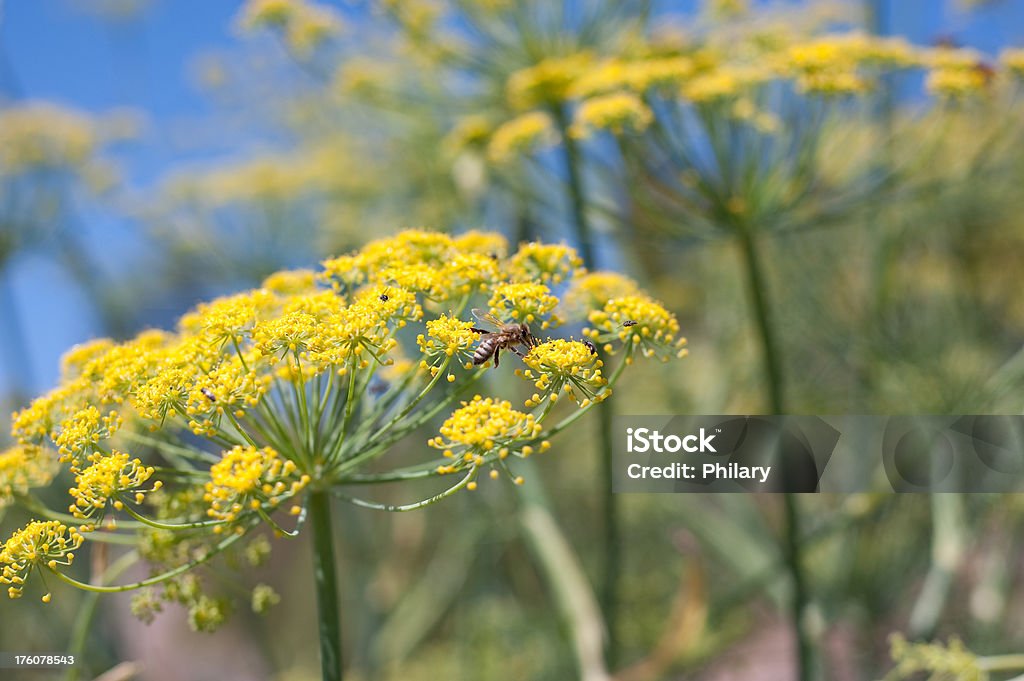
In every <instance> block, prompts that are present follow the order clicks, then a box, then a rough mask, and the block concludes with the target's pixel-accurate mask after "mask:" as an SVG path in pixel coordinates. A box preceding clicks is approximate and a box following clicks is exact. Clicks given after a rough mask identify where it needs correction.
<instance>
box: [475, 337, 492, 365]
mask: <svg viewBox="0 0 1024 681" xmlns="http://www.w3.org/2000/svg"><path fill="white" fill-rule="evenodd" d="M495 347H496V344H495V340H494V339H493V338H485V339H483V340H482V341H480V345H478V346H476V350H474V351H473V364H483V363H484V362H486V361H487V360H489V359H490V358H491V355H493V354H494V349H495Z"/></svg>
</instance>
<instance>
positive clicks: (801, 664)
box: [736, 225, 814, 681]
mask: <svg viewBox="0 0 1024 681" xmlns="http://www.w3.org/2000/svg"><path fill="white" fill-rule="evenodd" d="M736 234H737V237H738V238H739V241H740V247H741V252H742V256H743V265H744V268H745V270H746V275H747V277H746V278H747V293H748V295H749V297H750V305H751V308H752V311H753V316H754V321H755V322H756V326H757V331H758V337H759V339H760V342H761V354H762V365H763V368H764V378H765V389H766V391H767V394H768V403H769V408H770V409H771V412H772V413H773V414H785V413H786V408H785V399H784V390H783V386H784V382H783V368H782V357H781V355H780V353H779V344H778V340H777V337H776V335H775V327H774V324H773V320H772V313H771V307H770V305H769V302H768V282H767V280H766V279H765V276H764V270H763V268H762V265H761V253H760V251H759V250H758V243H757V237H756V234H755V232H754V229H753V228H752V227H751V226H750V225H739V226H738V227H737V230H736ZM783 511H784V514H783V519H784V527H783V538H782V542H783V556H784V560H785V563H786V567H787V568H788V570H789V575H790V581H791V583H792V593H791V597H790V618H791V621H792V626H793V633H794V635H795V638H796V658H797V666H798V669H799V677H798V678H799V679H800V681H810V680H811V679H813V678H814V671H813V668H814V652H813V648H812V646H811V635H810V632H809V631H808V629H807V625H806V618H805V613H806V612H807V606H808V603H809V599H808V593H807V578H806V574H805V572H804V566H803V547H802V545H801V541H800V535H801V529H800V507H799V498H798V496H797V495H796V494H792V493H790V492H786V493H784V494H783Z"/></svg>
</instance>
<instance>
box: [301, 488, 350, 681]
mask: <svg viewBox="0 0 1024 681" xmlns="http://www.w3.org/2000/svg"><path fill="white" fill-rule="evenodd" d="M309 520H310V525H311V526H312V532H313V578H314V582H315V584H316V602H317V613H318V615H319V622H320V627H319V628H320V666H321V669H322V671H323V680H324V681H340V680H341V664H342V663H341V616H340V613H339V612H338V607H339V602H338V578H337V573H336V572H335V564H334V530H333V527H332V525H331V498H330V496H329V495H328V493H327V492H324V491H322V490H318V491H315V492H313V493H311V494H310V495H309Z"/></svg>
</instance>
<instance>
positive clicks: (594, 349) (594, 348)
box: [583, 339, 597, 355]
mask: <svg viewBox="0 0 1024 681" xmlns="http://www.w3.org/2000/svg"><path fill="white" fill-rule="evenodd" d="M583 344H584V345H586V346H587V350H590V354H592V355H596V354H597V346H596V345H594V344H593V343H592V342H590V341H588V340H585V339H584V340H583Z"/></svg>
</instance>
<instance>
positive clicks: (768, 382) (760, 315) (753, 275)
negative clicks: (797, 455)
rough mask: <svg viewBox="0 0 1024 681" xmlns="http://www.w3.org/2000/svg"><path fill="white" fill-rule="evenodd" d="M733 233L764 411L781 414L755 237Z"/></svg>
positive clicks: (775, 348) (776, 359) (777, 359)
mask: <svg viewBox="0 0 1024 681" xmlns="http://www.w3.org/2000/svg"><path fill="white" fill-rule="evenodd" d="M736 233H737V237H738V238H739V242H740V247H741V250H742V255H743V266H744V268H745V269H746V274H747V294H748V295H749V296H750V305H751V307H752V312H753V314H754V321H755V323H756V325H757V332H758V338H759V340H760V342H761V359H762V367H763V370H764V381H765V389H766V390H767V391H768V407H769V409H771V413H773V414H784V413H785V400H784V398H783V394H784V385H783V377H782V360H781V356H780V354H779V344H778V340H777V338H776V336H775V326H774V324H773V323H772V313H771V310H770V308H769V304H768V289H767V286H768V284H767V281H766V280H765V277H764V270H763V268H762V266H761V253H760V251H759V249H758V243H757V237H756V235H755V234H754V231H753V229H752V228H751V227H748V226H740V227H738V228H737V232H736Z"/></svg>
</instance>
